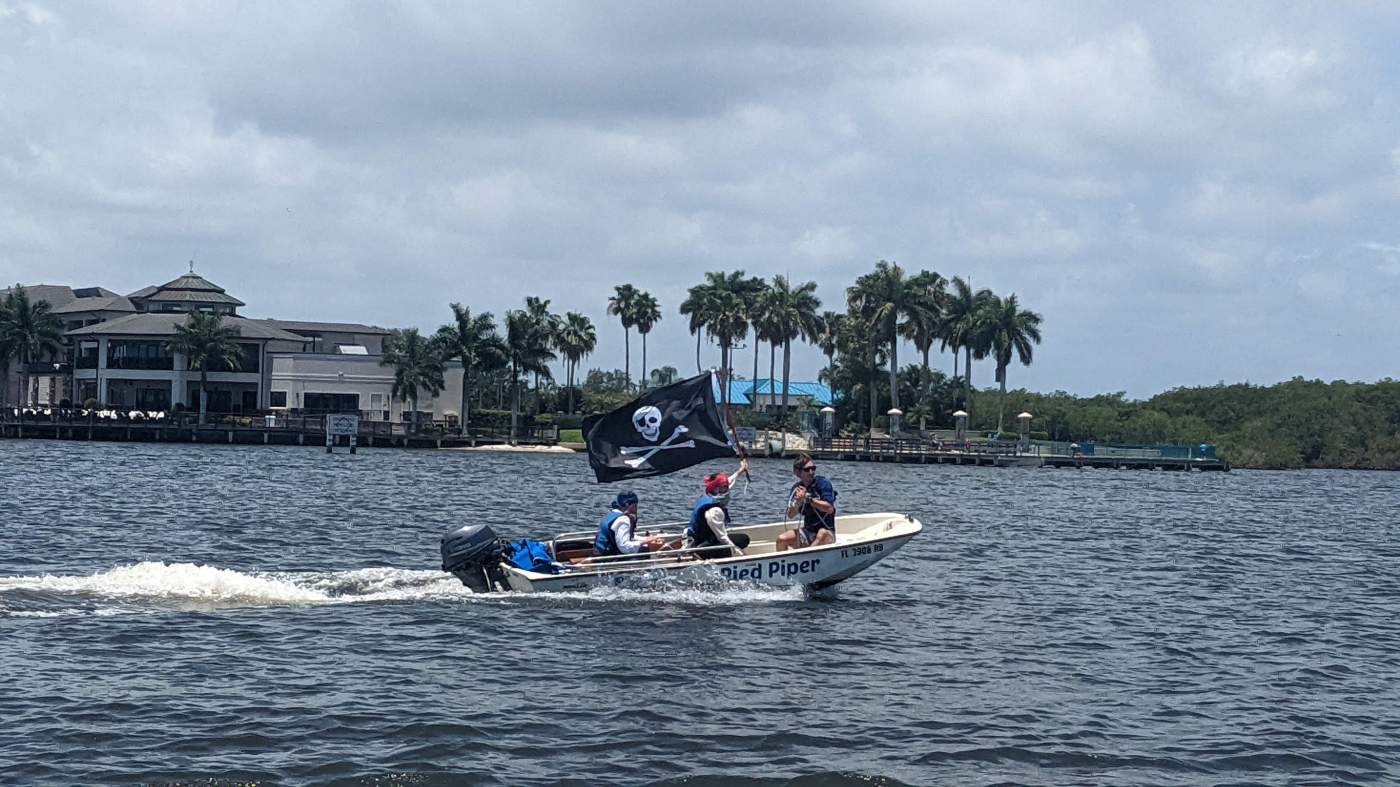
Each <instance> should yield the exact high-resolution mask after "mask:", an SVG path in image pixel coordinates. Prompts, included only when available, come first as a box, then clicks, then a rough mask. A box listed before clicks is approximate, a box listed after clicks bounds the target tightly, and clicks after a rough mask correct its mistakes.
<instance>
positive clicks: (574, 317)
mask: <svg viewBox="0 0 1400 787" xmlns="http://www.w3.org/2000/svg"><path fill="white" fill-rule="evenodd" d="M556 345H557V346H558V348H559V352H561V353H563V354H564V360H565V366H566V367H567V377H568V381H569V412H570V413H572V412H573V411H574V373H575V372H576V371H578V362H579V361H581V360H583V358H584V357H585V356H587V355H588V354H590V353H592V352H593V351H594V350H596V349H597V348H598V333H597V331H595V330H594V329H593V321H592V320H590V319H588V317H587V316H586V315H582V314H579V313H578V312H569V313H568V314H567V315H565V317H564V324H563V326H562V327H561V328H560V329H559V336H558V341H557V342H556Z"/></svg>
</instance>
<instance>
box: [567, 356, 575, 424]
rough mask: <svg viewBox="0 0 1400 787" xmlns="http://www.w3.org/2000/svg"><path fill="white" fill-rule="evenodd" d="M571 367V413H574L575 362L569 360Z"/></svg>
mask: <svg viewBox="0 0 1400 787" xmlns="http://www.w3.org/2000/svg"><path fill="white" fill-rule="evenodd" d="M568 367H569V415H573V414H574V362H573V361H568Z"/></svg>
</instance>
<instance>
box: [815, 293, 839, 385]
mask: <svg viewBox="0 0 1400 787" xmlns="http://www.w3.org/2000/svg"><path fill="white" fill-rule="evenodd" d="M845 320H846V315H844V314H839V313H837V312H833V311H824V312H822V333H821V336H818V337H817V347H819V348H821V351H822V355H825V356H826V370H827V372H826V379H827V381H828V382H830V381H831V380H832V379H833V378H835V376H836V369H835V366H836V350H837V348H838V346H839V342H840V338H841V331H842V329H843V324H844V323H845ZM832 385H834V383H832ZM832 390H833V391H835V388H833V389H832Z"/></svg>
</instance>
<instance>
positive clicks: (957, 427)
mask: <svg viewBox="0 0 1400 787" xmlns="http://www.w3.org/2000/svg"><path fill="white" fill-rule="evenodd" d="M953 430H954V433H953V439H954V440H955V441H956V442H957V443H958V445H959V446H961V445H962V444H963V443H965V442H967V411H966V410H957V411H955V412H954V413H953Z"/></svg>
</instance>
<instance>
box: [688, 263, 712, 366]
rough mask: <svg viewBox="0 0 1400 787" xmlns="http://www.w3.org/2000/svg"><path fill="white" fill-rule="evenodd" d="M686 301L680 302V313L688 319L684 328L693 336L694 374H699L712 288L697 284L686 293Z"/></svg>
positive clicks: (707, 285) (708, 285)
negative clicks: (701, 346)
mask: <svg viewBox="0 0 1400 787" xmlns="http://www.w3.org/2000/svg"><path fill="white" fill-rule="evenodd" d="M686 292H687V295H686V299H685V300H684V301H682V302H681V307H680V312H681V314H683V315H685V316H686V317H688V318H689V320H688V321H687V324H686V327H687V328H689V329H690V332H691V334H693V335H694V336H695V373H696V374H700V373H702V372H704V371H705V368H704V367H703V366H701V365H700V340H701V339H702V338H703V337H704V335H705V328H706V325H707V321H708V320H709V304H710V301H711V299H712V297H713V296H714V287H712V286H711V285H710V284H708V283H706V284H697V285H695V286H694V287H691V288H690V289H689V290H687V291H686Z"/></svg>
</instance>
